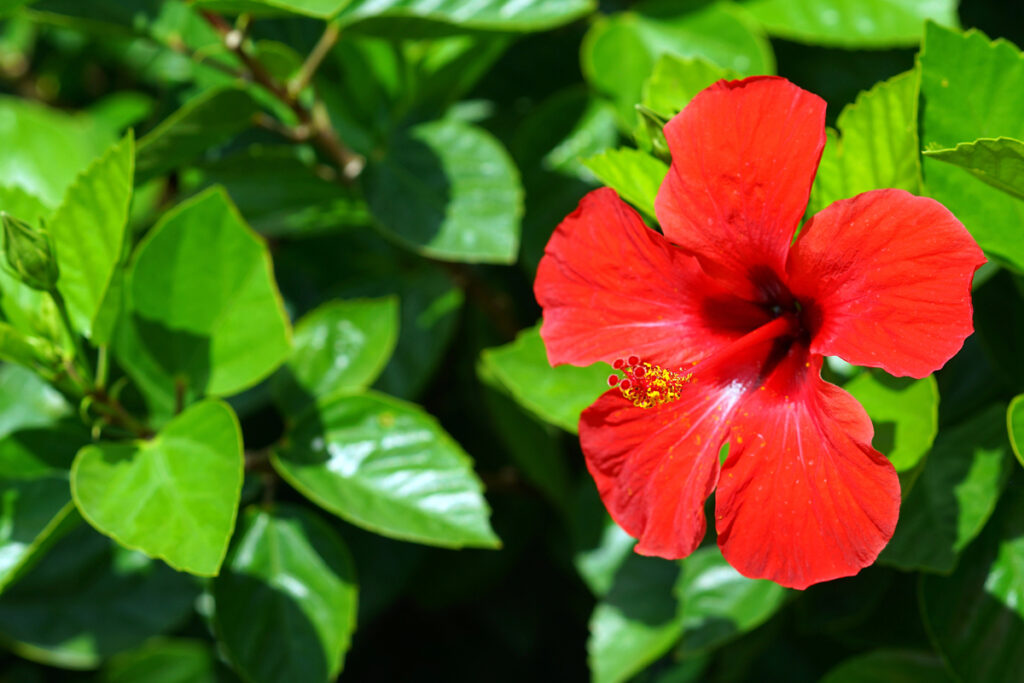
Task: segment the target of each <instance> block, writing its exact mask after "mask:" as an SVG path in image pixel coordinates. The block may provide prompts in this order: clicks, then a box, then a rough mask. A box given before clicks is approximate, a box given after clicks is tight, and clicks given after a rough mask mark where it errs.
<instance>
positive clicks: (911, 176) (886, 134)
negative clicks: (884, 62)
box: [810, 70, 921, 212]
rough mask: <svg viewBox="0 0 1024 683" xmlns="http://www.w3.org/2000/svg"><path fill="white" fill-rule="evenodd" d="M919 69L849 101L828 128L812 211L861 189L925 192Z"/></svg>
mask: <svg viewBox="0 0 1024 683" xmlns="http://www.w3.org/2000/svg"><path fill="white" fill-rule="evenodd" d="M918 81H919V74H918V72H917V71H916V70H914V71H908V72H906V73H902V74H899V75H897V76H893V77H892V78H890V79H889V80H887V81H882V82H881V83H879V84H877V85H876V86H874V87H873V88H871V89H870V90H868V91H865V92H862V93H861V94H860V95H859V96H858V97H857V100H856V102H854V103H853V104H850V105H847V106H846V107H844V108H843V111H842V112H840V114H839V119H838V120H837V122H836V124H837V126H838V127H839V132H838V133H837V132H836V131H835V130H832V129H829V130H828V141H827V143H826V145H825V150H824V152H823V153H822V156H821V163H820V165H819V166H818V173H817V175H816V176H815V177H814V185H813V187H812V188H811V205H810V210H811V211H812V212H818V211H820V210H821V209H823V208H825V207H826V206H828V205H829V204H831V203H832V202H834V201H836V200H839V199H848V198H850V197H853V196H855V195H858V194H860V193H861V192H867V191H868V190H878V189H882V188H889V187H895V188H898V189H901V190H907V191H908V192H913V193H920V191H921V161H920V156H919V154H918V150H919V148H920V144H919V143H918V139H917V96H918Z"/></svg>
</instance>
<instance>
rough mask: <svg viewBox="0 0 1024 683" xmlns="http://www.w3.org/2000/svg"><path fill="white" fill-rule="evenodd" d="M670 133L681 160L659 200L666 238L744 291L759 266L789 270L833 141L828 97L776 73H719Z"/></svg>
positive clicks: (675, 162) (667, 133)
mask: <svg viewBox="0 0 1024 683" xmlns="http://www.w3.org/2000/svg"><path fill="white" fill-rule="evenodd" d="M665 136H666V138H667V139H668V145H669V149H670V151H671V152H672V166H671V169H670V170H669V173H668V176H666V178H665V182H664V183H663V184H662V186H661V190H660V191H659V192H658V198H657V201H656V202H655V208H656V210H657V214H658V221H659V222H660V223H661V227H662V230H663V231H664V232H665V236H666V237H667V238H668V239H669V240H670V241H671V242H674V243H675V244H678V245H680V246H681V247H684V248H685V249H688V250H689V251H691V252H693V253H694V254H695V255H696V256H697V257H698V258H699V259H700V262H701V265H702V266H704V269H705V270H706V271H707V272H708V273H711V274H712V275H715V276H717V277H720V278H726V277H728V278H730V279H733V280H735V281H736V282H735V285H736V286H738V287H744V288H745V289H743V290H739V291H741V292H742V293H749V292H750V291H751V290H749V289H747V288H749V287H750V280H751V277H750V276H749V275H748V272H749V269H750V266H751V265H761V266H767V267H768V268H770V269H772V270H774V272H775V273H782V272H783V270H784V267H785V263H786V253H787V251H788V249H789V245H790V242H791V241H792V238H793V234H794V232H795V231H796V227H797V224H798V223H799V221H800V219H801V217H802V216H803V214H804V209H805V208H806V207H807V199H808V196H809V195H810V191H811V182H812V181H813V180H814V173H815V170H816V169H817V168H818V161H819V160H820V159H821V152H822V149H823V148H824V146H825V102H824V100H822V99H821V98H820V97H818V96H817V95H813V94H811V93H809V92H807V91H805V90H801V89H800V88H798V87H797V86H795V85H793V84H792V83H790V82H789V81H787V80H785V79H782V78H777V77H770V76H769V77H765V76H758V77H754V78H747V79H745V80H742V81H732V82H726V81H719V82H718V83H716V84H714V85H712V86H711V87H709V88H707V89H706V90H704V91H702V92H701V93H699V94H698V95H697V96H696V97H694V98H693V100H692V101H691V102H690V104H689V105H687V107H686V108H685V109H683V111H682V112H680V113H679V115H678V116H676V117H675V118H673V119H672V120H671V121H669V122H668V125H666V126H665ZM754 279H755V280H756V274H754Z"/></svg>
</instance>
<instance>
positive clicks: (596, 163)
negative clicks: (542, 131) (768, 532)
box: [583, 147, 668, 218]
mask: <svg viewBox="0 0 1024 683" xmlns="http://www.w3.org/2000/svg"><path fill="white" fill-rule="evenodd" d="M583 164H584V165H585V166H586V167H587V168H589V169H590V170H591V171H592V172H593V174H594V175H596V176H597V177H598V179H599V180H600V181H601V182H602V183H604V184H605V185H607V186H608V187H610V188H612V189H613V190H615V191H616V192H618V193H619V196H620V197H622V198H623V199H625V200H626V201H628V202H629V203H630V204H632V205H633V206H635V207H636V208H638V209H639V210H640V211H642V212H643V213H645V214H646V215H647V216H649V217H650V218H656V216H655V215H654V199H655V197H657V195H658V189H659V188H660V187H661V182H662V181H663V180H664V179H665V175H666V174H667V173H668V164H666V163H665V162H664V161H661V160H660V159H657V158H655V157H653V156H651V155H650V154H647V153H646V152H641V151H640V150H638V149H630V148H628V147H623V148H621V149H610V150H608V151H607V152H604V153H602V154H598V155H597V156H593V157H590V158H589V159H585V160H584V161H583Z"/></svg>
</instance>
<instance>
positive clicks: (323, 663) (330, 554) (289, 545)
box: [213, 505, 358, 683]
mask: <svg viewBox="0 0 1024 683" xmlns="http://www.w3.org/2000/svg"><path fill="white" fill-rule="evenodd" d="M213 595H214V600H215V601H216V612H215V617H214V619H215V625H216V633H217V637H218V640H219V641H220V643H221V644H222V645H223V646H224V648H225V649H226V650H227V653H228V656H229V658H230V659H231V661H232V662H233V663H234V665H235V666H236V668H237V669H238V670H239V672H240V673H241V674H242V675H243V676H244V677H245V679H246V680H248V681H253V682H254V683H267V682H280V683H290V682H291V681H324V680H334V679H335V678H336V677H337V675H338V673H339V672H340V671H341V668H342V662H343V661H344V657H345V653H346V652H347V651H348V648H349V643H350V641H351V639H352V632H353V631H354V630H355V626H356V607H357V602H358V598H357V586H356V577H355V568H354V567H353V565H352V558H351V557H350V555H349V552H348V549H347V548H346V547H345V544H344V543H343V542H342V540H341V538H340V537H339V536H338V535H337V534H336V533H335V532H334V531H333V530H332V529H331V528H330V527H329V526H328V525H327V524H325V523H324V522H323V521H322V520H320V519H319V518H318V517H316V516H315V515H313V514H312V513H310V512H308V511H307V510H304V509H301V508H298V507H292V506H284V505H280V506H276V507H274V508H273V509H271V510H255V509H249V510H247V511H246V513H245V515H244V517H243V519H242V521H241V524H240V528H239V532H238V537H237V539H236V541H235V543H234V544H233V545H232V549H231V552H230V554H229V556H228V559H227V562H226V564H225V568H224V573H223V574H222V575H221V576H219V577H218V578H217V579H216V580H215V581H214V582H213Z"/></svg>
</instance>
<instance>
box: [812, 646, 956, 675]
mask: <svg viewBox="0 0 1024 683" xmlns="http://www.w3.org/2000/svg"><path fill="white" fill-rule="evenodd" d="M949 680H950V678H949V676H948V675H947V674H946V670H945V668H943V666H942V660H941V659H939V658H938V657H936V656H935V655H934V654H933V653H931V652H919V651H916V650H872V651H871V652H868V653H867V654H863V655H857V656H856V657H851V658H849V659H847V660H845V661H843V662H841V663H840V664H839V665H838V666H836V667H834V668H833V669H831V670H830V671H829V672H828V673H827V674H825V677H824V678H822V679H821V683H865V682H866V681H886V683H933V682H934V683H939V682H941V681H949Z"/></svg>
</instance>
